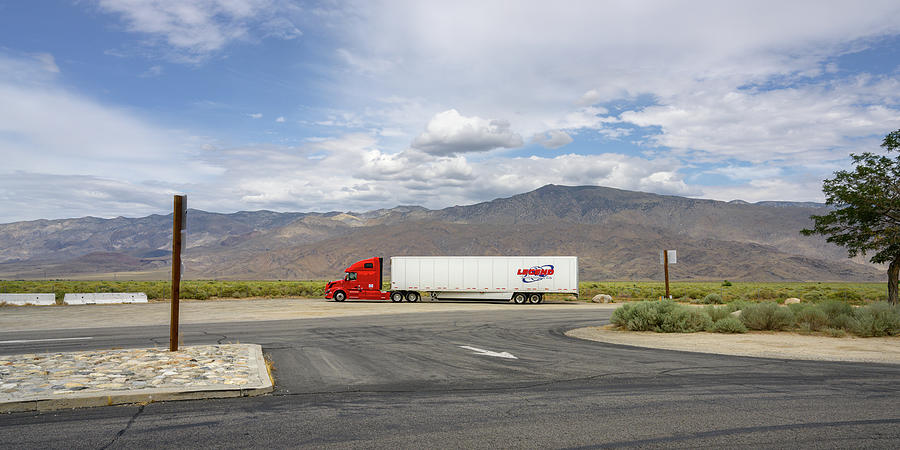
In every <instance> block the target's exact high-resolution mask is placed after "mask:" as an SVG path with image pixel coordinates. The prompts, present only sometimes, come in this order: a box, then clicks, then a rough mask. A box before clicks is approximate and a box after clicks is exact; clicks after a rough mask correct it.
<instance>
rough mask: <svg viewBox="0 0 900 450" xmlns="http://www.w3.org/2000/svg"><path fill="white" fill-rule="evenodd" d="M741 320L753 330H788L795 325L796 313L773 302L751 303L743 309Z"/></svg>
mask: <svg viewBox="0 0 900 450" xmlns="http://www.w3.org/2000/svg"><path fill="white" fill-rule="evenodd" d="M741 322H743V323H744V325H745V326H746V327H747V328H749V329H751V330H786V329H788V328H791V327H793V326H794V313H793V312H791V310H790V309H789V308H782V307H780V306H778V304H777V303H773V302H764V303H757V304H750V305H747V306H745V307H744V308H743V309H742V310H741Z"/></svg>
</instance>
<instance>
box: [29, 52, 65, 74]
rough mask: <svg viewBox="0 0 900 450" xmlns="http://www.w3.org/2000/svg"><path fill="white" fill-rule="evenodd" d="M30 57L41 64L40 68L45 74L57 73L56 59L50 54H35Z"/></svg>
mask: <svg viewBox="0 0 900 450" xmlns="http://www.w3.org/2000/svg"><path fill="white" fill-rule="evenodd" d="M32 57H33V58H34V59H35V60H37V61H38V62H40V63H41V67H42V68H43V69H44V70H46V71H47V72H51V73H59V66H57V65H56V59H55V58H54V57H53V55H51V54H50V53H36V54H34V55H32Z"/></svg>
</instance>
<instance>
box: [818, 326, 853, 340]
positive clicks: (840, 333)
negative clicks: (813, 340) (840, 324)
mask: <svg viewBox="0 0 900 450" xmlns="http://www.w3.org/2000/svg"><path fill="white" fill-rule="evenodd" d="M822 331H824V332H825V334H827V335H829V336H831V337H838V338H840V337H844V336H846V335H847V332H846V331H844V330H842V329H840V328H831V327H828V328H825V329H824V330H822Z"/></svg>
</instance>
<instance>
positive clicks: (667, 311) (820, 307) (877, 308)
mask: <svg viewBox="0 0 900 450" xmlns="http://www.w3.org/2000/svg"><path fill="white" fill-rule="evenodd" d="M610 322H611V323H612V324H613V325H615V326H617V327H619V328H620V329H624V330H629V331H655V332H659V333H694V332H699V331H708V332H716V333H746V332H747V331H749V330H770V331H799V332H806V333H820V334H824V335H828V336H834V337H842V336H845V335H847V334H853V335H856V336H860V337H873V336H900V307H898V306H893V305H890V304H888V303H886V302H877V303H871V304H867V305H864V306H860V307H854V306H851V305H849V304H847V303H845V302H841V301H827V302H823V303H818V304H814V303H797V304H791V305H786V306H782V305H779V304H777V303H774V302H762V303H750V302H734V303H730V304H728V305H722V306H714V305H708V306H705V307H697V306H690V305H685V304H680V303H677V302H674V301H672V300H662V301H641V302H635V303H627V304H624V305H623V306H621V307H620V308H618V309H616V310H615V311H614V312H613V315H612V318H611V319H610Z"/></svg>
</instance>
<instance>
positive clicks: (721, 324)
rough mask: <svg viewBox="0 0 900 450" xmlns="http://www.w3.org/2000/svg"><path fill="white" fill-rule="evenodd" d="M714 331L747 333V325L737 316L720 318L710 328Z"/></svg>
mask: <svg viewBox="0 0 900 450" xmlns="http://www.w3.org/2000/svg"><path fill="white" fill-rule="evenodd" d="M710 331H712V332H713V333H746V332H747V327H746V326H744V324H743V322H741V320H740V319H738V318H737V317H726V318H724V319H719V320H717V321H716V323H714V324H713V326H712V328H711V329H710Z"/></svg>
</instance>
